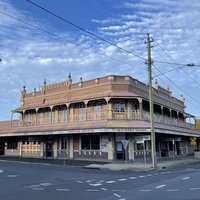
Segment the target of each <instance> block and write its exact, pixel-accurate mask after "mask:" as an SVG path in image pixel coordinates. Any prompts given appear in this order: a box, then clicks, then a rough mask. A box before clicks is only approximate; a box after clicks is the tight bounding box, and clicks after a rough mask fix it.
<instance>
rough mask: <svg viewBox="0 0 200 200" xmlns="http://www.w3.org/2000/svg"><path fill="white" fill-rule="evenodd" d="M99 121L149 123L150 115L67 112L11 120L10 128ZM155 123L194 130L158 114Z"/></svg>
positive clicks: (138, 111) (183, 121)
mask: <svg viewBox="0 0 200 200" xmlns="http://www.w3.org/2000/svg"><path fill="white" fill-rule="evenodd" d="M100 120H122V121H124V120H135V121H150V113H149V112H147V111H140V110H134V111H124V112H120V111H115V110H110V111H108V112H95V113H94V112H93V113H92V112H88V113H83V114H73V115H72V114H69V113H68V112H64V113H60V114H58V115H57V116H56V117H55V115H50V114H49V115H48V116H47V117H44V116H43V117H41V116H40V115H32V116H31V117H26V118H24V119H20V120H13V121H12V122H11V126H12V127H25V126H38V125H40V126H41V125H45V126H48V125H53V124H57V125H58V124H62V125H63V124H66V125H67V123H73V122H87V121H100ZM154 120H155V123H159V124H165V125H169V126H177V127H182V128H190V129H195V125H194V124H193V123H191V122H186V121H185V120H184V119H178V118H172V117H168V116H164V115H160V114H154Z"/></svg>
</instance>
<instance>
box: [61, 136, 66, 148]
mask: <svg viewBox="0 0 200 200" xmlns="http://www.w3.org/2000/svg"><path fill="white" fill-rule="evenodd" d="M61 149H67V137H62V138H61Z"/></svg>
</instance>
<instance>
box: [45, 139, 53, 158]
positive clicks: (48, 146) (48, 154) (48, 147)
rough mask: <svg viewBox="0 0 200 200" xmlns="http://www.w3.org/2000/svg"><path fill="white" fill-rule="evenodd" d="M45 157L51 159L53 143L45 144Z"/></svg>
mask: <svg viewBox="0 0 200 200" xmlns="http://www.w3.org/2000/svg"><path fill="white" fill-rule="evenodd" d="M46 157H53V141H47V143H46Z"/></svg>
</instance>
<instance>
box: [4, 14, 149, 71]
mask: <svg viewBox="0 0 200 200" xmlns="http://www.w3.org/2000/svg"><path fill="white" fill-rule="evenodd" d="M0 13H1V14H3V15H6V16H8V17H10V18H12V19H15V20H17V21H19V22H21V23H23V24H25V25H27V26H30V27H32V28H35V29H38V30H40V31H42V32H45V33H48V34H49V35H51V36H53V37H55V38H57V39H63V40H65V41H66V42H67V43H71V44H73V45H75V46H79V47H81V48H84V49H86V50H92V51H93V52H94V53H96V54H99V55H101V56H104V57H107V58H109V59H111V60H114V61H117V62H119V63H123V64H126V65H129V66H131V67H135V66H134V65H131V64H130V63H127V62H125V61H122V60H120V59H117V58H114V57H111V56H107V55H105V54H104V53H100V52H96V51H94V50H93V49H92V47H86V46H83V45H81V44H77V43H75V42H72V41H70V40H68V39H66V38H64V37H61V36H58V35H56V34H54V33H52V32H50V31H47V30H45V29H42V28H40V27H38V26H35V25H32V24H30V23H27V22H25V21H23V20H21V19H19V18H16V17H14V16H12V15H10V14H8V13H5V12H3V11H0ZM142 70H145V69H142Z"/></svg>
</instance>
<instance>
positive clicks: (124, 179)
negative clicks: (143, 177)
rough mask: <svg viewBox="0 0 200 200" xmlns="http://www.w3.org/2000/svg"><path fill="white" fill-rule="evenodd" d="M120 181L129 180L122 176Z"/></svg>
mask: <svg viewBox="0 0 200 200" xmlns="http://www.w3.org/2000/svg"><path fill="white" fill-rule="evenodd" d="M118 181H127V179H126V178H121V179H118Z"/></svg>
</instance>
